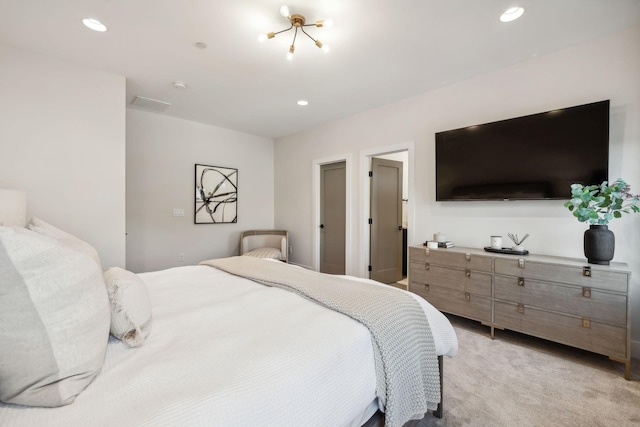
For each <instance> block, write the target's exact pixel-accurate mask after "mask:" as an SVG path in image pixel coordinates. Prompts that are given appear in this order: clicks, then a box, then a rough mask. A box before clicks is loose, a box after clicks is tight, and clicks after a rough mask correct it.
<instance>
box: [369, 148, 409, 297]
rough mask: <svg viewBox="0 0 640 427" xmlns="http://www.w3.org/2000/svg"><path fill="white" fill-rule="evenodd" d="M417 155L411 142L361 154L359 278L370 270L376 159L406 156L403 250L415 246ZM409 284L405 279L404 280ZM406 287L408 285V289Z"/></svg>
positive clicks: (404, 263) (404, 262)
mask: <svg viewBox="0 0 640 427" xmlns="http://www.w3.org/2000/svg"><path fill="white" fill-rule="evenodd" d="M414 152H415V143H414V141H409V142H405V143H400V144H395V145H390V146H386V147H378V148H373V149H369V150H365V151H361V152H360V177H361V178H360V188H361V189H362V192H361V201H360V206H361V207H362V209H361V211H360V212H361V214H362V215H363V221H362V222H361V223H360V225H361V227H362V228H361V235H360V236H361V237H360V239H359V245H360V247H359V255H360V256H359V259H358V274H359V276H360V277H369V276H370V271H369V266H370V265H371V264H370V261H371V240H372V239H371V237H372V236H371V234H370V229H369V228H370V225H369V223H368V219H369V216H370V212H371V185H370V180H371V178H370V177H369V171H370V170H371V162H372V159H373V158H374V157H380V158H387V157H391V158H395V156H396V155H400V153H402V155H403V156H405V160H404V167H403V196H402V207H403V210H402V226H403V231H402V234H403V235H404V236H403V237H404V238H403V243H402V247H403V248H404V247H406V246H407V245H410V244H412V243H413V242H414V241H415V227H414V223H415V207H414V206H415V205H414V200H413V199H414V198H413V197H412V195H413V192H414V174H415V167H414V160H413V159H414ZM406 263H407V261H405V260H403V261H402V264H403V275H404V270H405V269H404V267H405V266H406ZM371 269H373V267H371ZM403 281H406V278H405V279H403ZM405 287H406V285H405Z"/></svg>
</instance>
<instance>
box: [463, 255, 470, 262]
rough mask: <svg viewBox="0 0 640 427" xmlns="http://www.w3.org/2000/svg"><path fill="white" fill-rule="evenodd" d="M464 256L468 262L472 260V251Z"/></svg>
mask: <svg viewBox="0 0 640 427" xmlns="http://www.w3.org/2000/svg"><path fill="white" fill-rule="evenodd" d="M464 258H465V259H466V260H467V262H469V261H471V254H470V253H466V254H465V255H464Z"/></svg>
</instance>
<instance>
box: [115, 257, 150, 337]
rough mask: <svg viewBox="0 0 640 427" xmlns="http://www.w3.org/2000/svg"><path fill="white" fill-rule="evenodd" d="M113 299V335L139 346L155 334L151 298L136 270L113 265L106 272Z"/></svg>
mask: <svg viewBox="0 0 640 427" xmlns="http://www.w3.org/2000/svg"><path fill="white" fill-rule="evenodd" d="M104 281H105V284H106V285H107V293H108V294H109V301H110V302H111V335H113V336H114V337H116V338H118V339H121V340H122V341H124V342H125V343H126V344H127V345H128V346H130V347H139V346H141V345H142V344H144V341H145V339H146V338H147V337H148V336H149V334H150V333H151V300H150V299H149V294H148V292H147V287H146V285H145V284H144V282H143V281H142V279H141V278H140V277H139V276H138V275H137V274H135V273H132V272H130V271H127V270H124V269H122V268H119V267H112V268H110V269H109V270H107V271H106V272H105V273H104Z"/></svg>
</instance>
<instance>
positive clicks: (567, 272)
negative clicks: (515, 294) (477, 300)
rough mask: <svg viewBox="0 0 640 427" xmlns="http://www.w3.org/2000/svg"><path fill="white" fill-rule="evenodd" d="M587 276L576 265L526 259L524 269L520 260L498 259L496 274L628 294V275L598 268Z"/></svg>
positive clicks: (592, 269)
mask: <svg viewBox="0 0 640 427" xmlns="http://www.w3.org/2000/svg"><path fill="white" fill-rule="evenodd" d="M585 266H587V267H589V268H590V275H589V276H585V275H584V272H583V268H582V267H579V266H574V265H559V264H551V263H543V262H537V261H530V260H528V259H524V262H523V265H522V267H521V266H520V261H519V258H496V259H495V273H496V274H503V275H509V276H516V277H524V278H528V279H538V280H543V281H549V282H556V283H566V284H570V285H576V286H587V287H590V288H599V289H605V290H609V291H615V292H623V293H626V292H627V274H626V273H623V272H619V271H612V270H608V269H606V268H597V267H596V266H593V267H592V266H589V265H587V264H586V263H585Z"/></svg>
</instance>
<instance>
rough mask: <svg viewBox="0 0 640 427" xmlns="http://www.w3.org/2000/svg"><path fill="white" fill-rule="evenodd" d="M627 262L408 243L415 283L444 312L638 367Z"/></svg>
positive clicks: (413, 287) (627, 369) (416, 290)
mask: <svg viewBox="0 0 640 427" xmlns="http://www.w3.org/2000/svg"><path fill="white" fill-rule="evenodd" d="M629 276H630V272H629V270H628V268H627V265H626V264H621V263H612V264H611V265H610V266H602V265H592V264H587V262H586V260H580V259H574V258H563V257H552V256H541V255H503V254H496V253H489V252H485V251H484V250H481V249H474V248H451V249H428V248H426V247H424V246H412V247H410V248H409V290H410V291H411V292H414V293H416V294H418V295H421V296H422V297H423V298H425V299H426V300H427V301H429V302H430V303H431V304H432V305H434V306H435V307H436V308H438V309H439V310H440V311H443V312H445V313H451V314H455V315H458V316H461V317H465V318H469V319H473V320H477V321H479V322H481V323H482V324H484V325H487V326H489V327H490V330H491V337H492V338H493V337H494V333H495V329H496V328H497V329H510V330H513V331H518V332H522V333H525V334H529V335H533V336H536V337H539V338H544V339H547V340H550V341H555V342H559V343H562V344H566V345H569V346H572V347H577V348H581V349H584V350H588V351H592V352H594V353H599V354H603V355H606V356H608V357H609V358H611V359H612V360H615V361H618V362H621V363H624V364H625V378H626V379H629V376H630V368H631V364H630V362H631V354H630V351H631V346H630V343H631V331H630V313H629V295H628V292H629Z"/></svg>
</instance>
